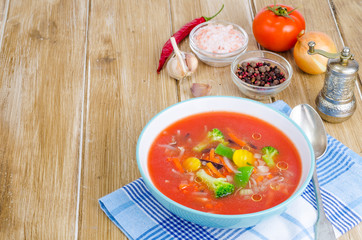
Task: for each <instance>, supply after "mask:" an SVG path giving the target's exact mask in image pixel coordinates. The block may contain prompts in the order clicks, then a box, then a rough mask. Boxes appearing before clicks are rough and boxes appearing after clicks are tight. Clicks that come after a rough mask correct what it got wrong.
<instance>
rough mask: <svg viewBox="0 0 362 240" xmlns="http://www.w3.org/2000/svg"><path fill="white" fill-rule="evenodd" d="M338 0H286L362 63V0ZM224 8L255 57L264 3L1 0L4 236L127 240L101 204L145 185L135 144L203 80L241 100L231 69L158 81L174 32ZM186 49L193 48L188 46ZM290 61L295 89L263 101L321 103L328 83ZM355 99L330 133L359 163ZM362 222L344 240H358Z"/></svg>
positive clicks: (0, 212) (0, 222) (359, 117)
mask: <svg viewBox="0 0 362 240" xmlns="http://www.w3.org/2000/svg"><path fill="white" fill-rule="evenodd" d="M329 1H330V2H331V4H330V2H329ZM329 1H328V0H321V1H313V0H291V1H284V2H285V3H286V4H288V5H292V6H299V10H300V11H301V12H302V14H303V15H304V16H309V17H306V24H307V31H312V30H313V31H323V32H326V33H327V34H328V35H330V36H331V37H332V38H333V40H334V41H335V42H336V44H337V46H338V48H339V49H341V48H342V46H343V43H344V44H345V45H347V46H349V47H351V49H352V51H353V53H355V54H356V59H357V60H360V59H361V57H360V56H361V54H362V52H361V51H362V48H361V47H360V44H359V38H360V35H361V34H360V33H361V31H362V30H361V27H362V26H361V24H362V20H361V16H359V13H360V12H361V2H360V1H359V0H351V1H348V2H346V1H343V0H329ZM222 3H223V4H225V8H224V10H223V11H222V12H221V14H220V15H219V16H218V17H217V18H218V19H222V20H227V21H230V22H234V23H236V24H239V25H241V26H242V27H243V28H244V29H245V30H246V31H247V33H248V34H249V38H250V40H249V44H248V50H256V49H258V47H259V46H258V44H257V43H256V41H255V39H254V37H253V34H252V30H251V24H252V18H253V16H254V15H255V13H256V11H258V10H260V9H261V8H262V7H264V6H266V5H267V4H271V2H270V1H267V0H251V1H250V0H241V1H240V0H238V1H237V0H224V1H222V2H220V1H218V0H196V1H195V0H183V1H178V0H149V1H145V0H135V1H131V0H120V1H101V0H83V1H75V0H65V1H60V0H39V1H19V0H0V21H1V22H0V30H1V29H3V31H0V33H1V34H2V35H1V36H0V41H1V40H2V41H1V42H0V46H1V49H0V50H1V52H0V56H1V57H0V66H1V70H2V71H1V74H0V239H27V238H29V239H73V238H75V239H126V237H125V235H124V234H123V233H122V232H121V231H120V230H119V229H118V228H117V227H116V226H115V225H114V224H113V223H112V222H111V221H110V220H109V219H108V218H107V217H106V215H105V214H104V213H103V212H102V211H101V209H100V207H99V204H98V199H99V198H100V197H102V196H104V195H106V194H108V193H111V192H112V191H114V190H116V189H118V188H120V187H122V186H124V185H126V184H127V183H130V182H132V181H133V180H135V179H137V178H139V177H140V174H139V172H138V169H137V164H136V156H135V152H136V143H137V139H138V136H139V134H140V132H141V130H142V128H143V127H144V126H145V125H146V123H147V122H148V121H149V120H150V119H151V118H152V117H153V116H154V115H155V114H157V113H158V112H159V111H161V110H163V109H164V108H166V107H168V106H170V105H172V104H174V103H177V102H179V101H182V100H185V99H189V98H192V95H191V92H190V87H191V85H192V83H195V82H200V83H209V84H211V85H212V93H211V94H212V95H231V96H242V94H241V93H240V92H239V91H238V89H237V88H236V87H235V86H234V84H233V83H232V81H231V77H230V68H229V67H224V68H214V67H210V66H207V65H205V64H203V63H201V62H200V65H199V68H198V70H197V72H196V73H195V74H194V75H193V76H192V77H191V78H190V79H187V80H185V81H183V82H178V81H176V80H174V79H171V78H170V77H169V76H168V74H167V72H166V71H164V70H163V71H161V73H160V74H157V73H156V69H157V65H158V60H159V55H160V52H161V48H162V45H163V43H164V42H166V41H167V40H168V38H169V37H170V36H171V35H172V33H174V32H175V31H177V30H178V29H179V28H180V27H181V26H182V25H184V24H185V23H187V22H189V21H191V20H192V19H194V18H199V17H201V16H212V15H213V14H214V13H216V12H217V11H218V10H219V8H220V7H221V4H222ZM321 9H323V10H322V11H321ZM130 13H131V14H130ZM345 13H350V14H345ZM352 16H355V17H357V19H356V18H353V17H352ZM338 30H340V32H339V31H338ZM179 46H180V48H181V50H183V51H190V47H189V41H188V39H185V40H184V41H182V43H181V44H180V45H179ZM281 55H283V56H284V57H286V58H287V59H288V60H289V61H290V63H291V64H292V66H293V70H294V76H293V80H292V83H291V85H290V86H289V87H288V88H287V89H286V90H285V91H284V92H282V93H281V94H279V95H277V96H276V97H273V98H270V99H267V100H265V101H263V102H266V103H268V102H273V101H276V100H278V99H282V100H284V101H285V102H287V103H288V104H289V105H290V106H292V107H293V106H295V105H297V104H299V103H309V104H311V105H312V106H315V103H314V99H315V97H316V95H317V94H318V92H319V91H320V89H321V88H322V86H323V83H324V75H323V74H322V75H316V76H313V75H308V74H305V73H303V72H302V71H300V70H299V69H298V67H297V66H296V65H295V63H294V60H293V56H292V51H288V52H285V53H281ZM360 72H361V70H360ZM357 86H358V87H359V88H360V89H361V82H360V76H359V85H357ZM355 92H356V93H355V94H356V97H357V104H358V105H357V106H358V107H357V111H356V113H355V114H354V116H353V117H352V118H351V119H350V120H348V121H346V122H344V123H342V124H329V123H326V127H327V131H328V133H329V134H331V135H332V136H334V137H335V138H337V139H338V140H340V141H341V142H342V143H344V144H345V145H347V146H348V147H350V148H351V149H352V150H354V151H355V152H357V153H359V154H360V155H362V146H361V144H362V143H361V141H360V136H361V135H362V132H361V131H362V130H361V128H356V127H355V126H359V125H360V123H361V121H362V112H361V111H362V107H361V105H362V102H361V94H360V92H358V88H357V87H356V91H355ZM78 184H80V185H78ZM361 225H362V224H360V225H359V226H357V227H355V228H354V229H352V230H351V231H350V232H348V233H347V234H345V235H344V236H342V237H341V238H340V239H342V240H347V239H353V240H355V239H361V237H362V234H361Z"/></svg>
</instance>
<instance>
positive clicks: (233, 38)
mask: <svg viewBox="0 0 362 240" xmlns="http://www.w3.org/2000/svg"><path fill="white" fill-rule="evenodd" d="M195 43H196V45H197V46H198V47H199V48H200V49H203V50H205V51H207V52H212V53H230V52H233V51H235V50H238V49H239V48H241V47H242V46H243V45H244V43H245V37H244V36H243V34H242V33H241V32H240V31H238V30H235V29H234V28H233V26H232V25H227V26H225V25H222V24H208V25H206V26H204V27H202V28H200V29H199V30H197V31H196V33H195Z"/></svg>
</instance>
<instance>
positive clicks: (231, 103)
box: [137, 96, 315, 228]
mask: <svg viewBox="0 0 362 240" xmlns="http://www.w3.org/2000/svg"><path fill="white" fill-rule="evenodd" d="M212 111H228V112H236V113H242V114H247V115H251V116H253V117H256V118H259V119H262V120H264V121H267V122H268V123H270V124H272V125H274V126H275V127H276V128H278V129H279V130H281V131H282V132H283V133H284V134H285V135H286V136H287V137H288V138H289V139H290V140H291V141H292V142H293V144H294V145H295V147H296V149H297V151H298V153H299V155H300V157H301V160H302V174H301V179H300V182H299V184H298V187H297V189H296V190H295V192H294V193H293V194H292V196H291V197H289V198H288V199H287V200H286V201H284V202H282V203H280V204H279V205H277V206H275V207H272V208H269V209H267V210H264V211H260V212H256V213H250V214H239V215H222V214H213V213H206V212H201V211H198V210H194V209H191V208H188V207H185V206H183V205H181V204H179V203H177V202H175V201H173V200H171V199H170V198H168V197H167V196H165V195H164V194H163V193H161V192H160V191H159V190H158V189H157V188H156V187H155V186H154V184H153V182H152V180H151V177H150V173H149V169H148V163H147V162H148V154H149V150H150V148H151V145H152V143H153V142H154V140H155V138H156V137H157V136H158V135H159V134H160V133H161V132H162V131H163V130H164V129H165V128H166V127H168V126H169V125H171V124H173V123H174V122H176V121H178V120H181V119H183V118H185V117H188V116H190V115H194V114H198V113H204V112H212ZM137 164H138V168H139V170H140V172H141V175H142V177H143V180H144V182H145V184H146V186H147V187H148V189H149V190H150V192H151V194H152V195H153V196H154V197H155V198H156V199H157V200H158V201H159V202H160V203H161V204H162V205H163V206H164V207H165V208H167V209H168V210H169V211H171V212H172V213H174V214H176V215H177V216H179V217H181V218H184V219H186V220H189V221H191V222H194V223H197V224H200V225H204V226H209V227H220V228H237V227H248V226H252V225H255V224H257V223H259V222H261V221H262V220H263V219H265V218H268V217H271V216H274V215H277V214H280V213H282V212H283V211H284V210H285V209H286V207H287V206H288V205H289V204H290V203H291V202H293V201H294V200H295V199H296V198H297V197H298V196H300V195H301V194H302V192H303V191H304V190H305V188H306V187H307V185H308V183H309V182H310V180H311V178H312V174H313V169H314V165H315V161H314V152H313V149H312V146H311V144H310V142H309V141H308V138H307V136H306V135H305V134H304V133H303V131H302V130H301V129H300V128H299V127H298V125H297V124H295V123H294V122H293V121H292V120H291V119H290V118H288V117H287V116H286V115H284V114H283V113H280V112H278V111H276V110H274V109H272V108H271V107H269V106H267V105H266V104H263V103H260V102H257V101H254V100H249V99H244V98H238V97H226V96H211V97H201V98H194V99H191V100H187V101H183V102H180V103H177V104H175V105H173V106H171V107H168V108H166V109H165V110H163V111H161V112H160V113H158V114H157V115H156V116H155V117H154V118H152V119H151V120H150V121H149V123H148V124H147V125H146V126H145V128H144V129H143V131H142V133H141V135H140V137H139V139H138V143H137Z"/></svg>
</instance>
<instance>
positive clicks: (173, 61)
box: [166, 55, 186, 80]
mask: <svg viewBox="0 0 362 240" xmlns="http://www.w3.org/2000/svg"><path fill="white" fill-rule="evenodd" d="M166 70H167V72H168V74H169V76H170V77H172V78H175V79H177V80H182V79H184V78H185V77H186V73H185V72H184V71H183V69H182V66H181V64H180V63H179V61H178V60H177V58H176V56H175V55H173V56H172V57H171V58H170V60H169V61H168V62H167V66H166Z"/></svg>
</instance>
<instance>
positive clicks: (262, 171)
mask: <svg viewBox="0 0 362 240" xmlns="http://www.w3.org/2000/svg"><path fill="white" fill-rule="evenodd" d="M257 169H258V170H259V171H260V172H261V173H268V174H269V167H268V166H258V167H257Z"/></svg>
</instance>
